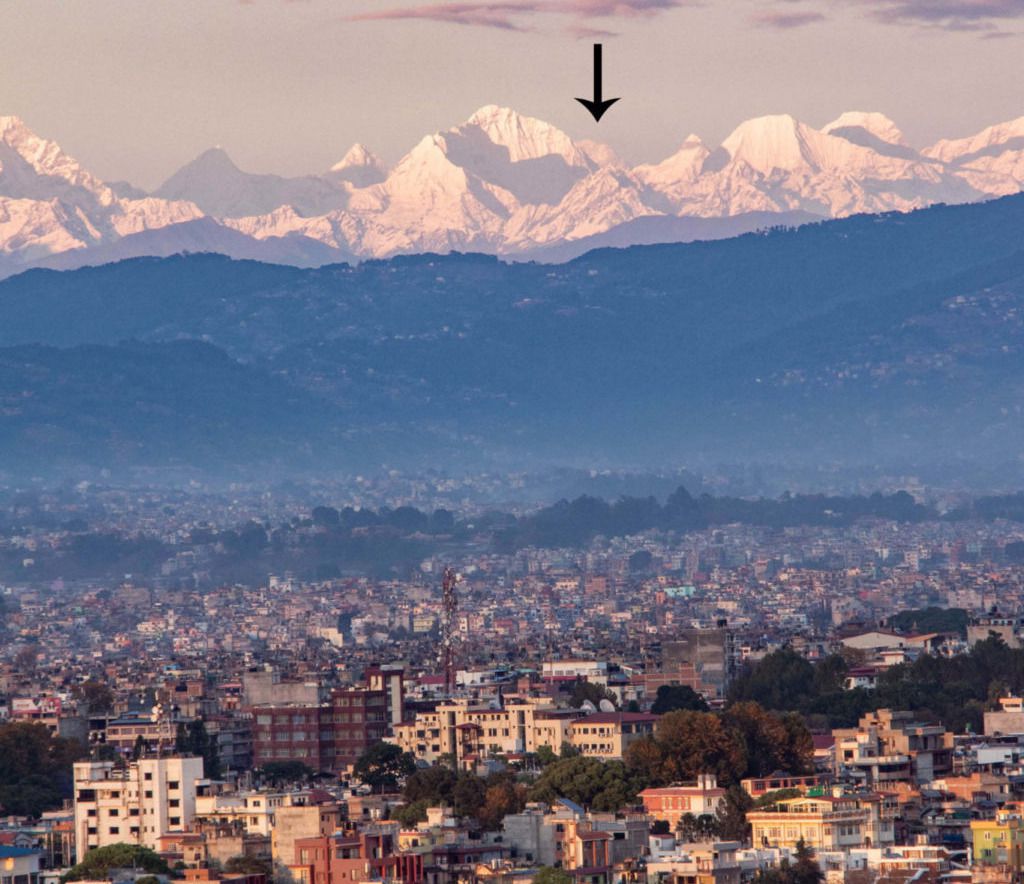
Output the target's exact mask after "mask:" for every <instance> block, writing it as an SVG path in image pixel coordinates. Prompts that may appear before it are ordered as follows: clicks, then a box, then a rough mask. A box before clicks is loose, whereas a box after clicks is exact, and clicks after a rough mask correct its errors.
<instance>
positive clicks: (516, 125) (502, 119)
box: [455, 104, 587, 166]
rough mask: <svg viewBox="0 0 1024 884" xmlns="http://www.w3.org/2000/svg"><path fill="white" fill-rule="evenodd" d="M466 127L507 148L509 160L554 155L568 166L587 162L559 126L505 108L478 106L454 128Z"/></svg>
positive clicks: (581, 152)
mask: <svg viewBox="0 0 1024 884" xmlns="http://www.w3.org/2000/svg"><path fill="white" fill-rule="evenodd" d="M467 128H476V129H479V130H480V131H482V132H483V133H484V134H485V135H486V136H487V138H488V139H489V140H490V141H491V142H492V143H494V144H497V145H499V146H500V147H504V148H505V149H506V150H508V158H509V160H510V161H511V162H513V163H520V162H523V161H524V160H536V159H539V158H541V157H546V156H552V155H555V156H560V157H561V158H562V159H564V160H565V161H566V162H567V163H569V165H572V166H586V165H587V156H586V154H585V153H584V152H583V151H581V150H580V149H579V147H578V146H577V145H576V144H575V143H574V142H573V140H572V139H571V138H570V137H569V136H568V135H566V134H565V133H564V132H563V131H562V130H561V129H559V128H557V127H555V126H552V125H551V124H550V123H545V122H544V121H543V120H537V119H534V118H533V117H524V116H522V115H521V114H519V113H517V112H516V111H514V110H511V109H510V108H507V107H498V106H497V105H493V104H491V105H487V106H486V107H482V108H480V110H478V111H477V112H476V113H475V114H473V116H471V117H470V118H469V119H468V120H467V121H466V122H465V123H464V124H463V125H462V126H459V127H457V128H456V129H455V131H456V132H460V133H461V132H463V131H464V130H465V129H467Z"/></svg>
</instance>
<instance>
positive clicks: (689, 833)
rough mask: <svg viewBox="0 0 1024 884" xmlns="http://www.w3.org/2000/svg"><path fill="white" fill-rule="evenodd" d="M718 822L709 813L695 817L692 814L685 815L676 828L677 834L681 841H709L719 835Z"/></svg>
mask: <svg viewBox="0 0 1024 884" xmlns="http://www.w3.org/2000/svg"><path fill="white" fill-rule="evenodd" d="M717 823H718V821H717V820H716V819H715V817H713V816H711V814H708V813H702V814H701V815H700V816H694V815H693V814H692V813H684V814H683V815H682V816H681V817H680V818H679V824H678V825H677V826H676V834H677V835H678V836H679V839H680V840H681V841H687V842H693V841H708V840H710V839H711V838H714V837H715V836H716V835H717V834H718V824H717Z"/></svg>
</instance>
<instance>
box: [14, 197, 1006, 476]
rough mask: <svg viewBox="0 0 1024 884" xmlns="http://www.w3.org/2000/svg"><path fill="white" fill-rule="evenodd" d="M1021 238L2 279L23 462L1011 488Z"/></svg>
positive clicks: (831, 227) (122, 265)
mask: <svg viewBox="0 0 1024 884" xmlns="http://www.w3.org/2000/svg"><path fill="white" fill-rule="evenodd" d="M1022 226H1024V195H1017V196H1011V197H1004V198H1002V199H999V200H993V201H989V202H985V203H977V204H969V205H963V206H936V207H932V208H928V209H921V210H918V211H915V212H911V213H908V214H901V213H889V214H886V215H860V216H855V217H852V218H847V219H842V220H836V221H828V222H822V223H818V224H811V225H805V226H802V227H798V228H795V229H786V228H777V229H772V230H768V231H765V232H762V233H759V234H748V235H746V236H743V237H738V238H735V239H728V240H718V241H710V242H701V243H691V244H668V245H651V246H634V247H631V248H627V249H603V250H596V251H592V252H590V253H588V254H587V255H585V256H583V257H580V258H577V259H575V260H573V261H570V262H568V263H566V264H560V265H544V264H537V263H506V262H504V261H502V260H501V259H499V258H498V257H495V256H488V255H481V254H465V255H463V254H450V255H429V254H427V255H413V256H400V257H397V258H394V259H390V260H374V261H365V262H362V263H360V264H358V265H349V264H331V265H327V266H324V267H321V268H318V269H302V268H295V267H288V266H283V265H275V264H264V263H259V262H256V261H251V260H246V261H238V260H232V259H229V258H225V257H223V256H217V255H210V254H192V255H179V256H176V257H170V258H163V259H160V258H136V259H133V260H129V261H122V262H119V263H113V264H108V265H105V266H101V267H95V268H82V269H79V270H75V271H69V272H54V271H50V270H33V271H29V272H27V273H23V274H21V275H19V276H16V277H13V278H11V279H8V280H5V281H3V282H2V283H0V451H2V452H3V454H4V458H3V461H4V469H6V470H8V471H11V472H18V471H27V472H28V473H29V474H33V475H34V474H36V473H38V472H39V471H42V472H43V473H51V472H53V471H54V470H56V471H58V472H62V471H64V470H68V471H70V472H74V471H75V470H78V469H106V468H110V469H118V468H132V469H135V468H156V467H158V468H161V469H165V468H179V467H180V468H197V469H204V470H208V471H212V472H215V473H217V474H219V475H239V476H243V475H246V474H252V472H253V471H254V470H255V471H259V472H261V473H262V474H267V475H269V474H275V475H289V474H293V473H296V472H300V473H306V474H308V473H309V472H310V471H318V470H328V471H329V470H334V469H360V470H361V469H371V468H380V467H389V466H398V467H409V468H420V467H423V468H425V467H427V466H429V467H431V468H444V469H449V468H450V469H477V468H485V469H486V468H489V467H493V466H494V465H496V464H500V465H502V468H503V469H510V468H520V467H524V468H525V467H537V466H550V465H566V466H578V465H581V464H593V463H597V464H600V465H608V466H613V467H616V468H630V467H647V466H651V465H664V464H675V465H685V466H693V467H696V468H699V467H701V465H704V466H706V465H708V464H711V463H720V462H722V461H723V460H724V461H728V462H732V463H773V464H786V465H788V466H790V467H792V468H793V469H808V470H814V469H817V468H819V467H820V465H821V464H824V463H831V462H836V461H840V462H844V463H846V464H848V465H850V467H851V468H852V469H859V468H862V467H863V468H872V469H875V468H879V467H880V465H884V466H886V467H892V468H895V469H899V470H901V471H902V470H903V469H904V468H906V469H910V468H914V469H917V468H925V467H927V468H928V469H933V470H941V469H946V470H947V472H948V471H949V470H953V471H958V470H959V471H963V470H974V469H981V470H990V469H996V468H997V467H998V468H1000V469H1001V468H1002V466H1005V467H1006V469H1007V470H1008V472H1007V473H1006V480H1007V481H1010V480H1011V479H1014V477H1016V476H1017V475H1018V473H1019V472H1020V470H1019V463H1020V460H1019V457H1018V454H1019V445H1018V443H1017V441H1016V440H1018V439H1019V438H1021V433H1022V432H1024V425H1022V421H1024V415H1022V412H1021V409H1020V407H1019V402H1020V397H1021V390H1020V378H1021V377H1024V372H1022V364H1021V359H1022V358H1024V357H1022V354H1024V320H1022V319H1021V317H1022V316H1024V249H1022V247H1021V244H1020V240H1019V231H1020V229H1021V228H1022ZM240 428H244V432H242V431H241V430H240ZM638 428H640V429H641V430H642V431H639V432H638ZM240 433H241V435H240ZM242 437H244V438H245V440H246V444H245V445H244V446H239V445H237V444H235V443H234V442H233V441H232V440H234V439H236V438H242Z"/></svg>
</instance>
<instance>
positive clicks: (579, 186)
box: [0, 106, 1024, 275]
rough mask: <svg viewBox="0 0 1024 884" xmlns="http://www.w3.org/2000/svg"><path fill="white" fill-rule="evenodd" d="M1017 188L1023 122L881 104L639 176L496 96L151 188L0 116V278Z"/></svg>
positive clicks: (666, 227)
mask: <svg viewBox="0 0 1024 884" xmlns="http://www.w3.org/2000/svg"><path fill="white" fill-rule="evenodd" d="M1022 182H1024V118H1021V119H1019V120H1016V121H1013V122H1009V123H1004V124H1001V125H998V126H993V127H991V128H988V129H986V130H984V131H983V132H980V133H978V134H977V135H975V136H972V137H970V138H964V139H959V140H944V141H940V142H938V143H937V144H934V145H932V146H930V147H927V148H925V149H923V150H920V151H918V150H915V149H914V148H913V147H911V146H910V145H909V144H908V143H907V141H906V139H905V138H904V136H903V134H902V133H901V132H900V130H899V128H898V127H897V126H896V124H895V123H894V122H893V121H892V120H890V119H888V118H887V117H885V116H884V115H882V114H878V113H859V112H857V113H845V114H843V115H842V116H840V117H839V118H838V119H836V120H834V121H833V122H831V123H829V124H828V125H826V126H824V127H822V128H821V129H816V128H814V127H812V126H810V125H808V124H806V123H803V122H800V121H799V120H796V119H794V118H793V117H791V116H787V115H778V116H767V117H761V118H757V119H753V120H748V121H746V122H744V123H742V124H741V125H740V126H738V127H737V128H736V129H735V131H734V132H733V133H732V134H730V135H729V137H728V138H726V139H725V141H723V142H722V144H720V145H718V146H714V145H707V144H705V143H704V142H703V141H702V140H701V139H700V138H699V137H697V136H696V135H691V136H689V137H688V138H686V139H685V140H684V141H683V143H682V145H681V146H680V148H679V150H678V151H676V152H675V153H674V154H672V155H671V156H669V157H668V158H666V159H664V160H663V161H661V162H660V163H652V164H644V165H640V166H637V167H635V168H630V167H628V166H627V165H626V164H624V163H623V162H622V161H621V160H620V159H619V158H618V157H617V156H616V155H615V153H614V152H613V151H612V150H611V149H610V148H608V147H607V146H605V145H601V144H597V143H593V142H575V141H573V140H572V139H571V138H569V136H568V135H566V134H565V133H564V132H562V131H561V130H559V129H558V128H556V127H554V126H552V125H550V124H548V123H545V122H543V121H540V120H536V119H532V118H529V117H525V116H523V115H521V114H518V113H516V112H515V111H513V110H510V109H508V108H499V107H495V106H488V107H484V108H481V109H480V110H479V111H477V113H475V114H473V116H472V117H470V118H469V119H468V120H467V121H466V122H464V123H462V124H461V125H459V126H456V127H454V128H452V129H449V130H447V131H445V132H440V133H436V134H433V135H429V136H427V137H425V138H424V139H423V140H422V141H420V143H419V144H417V145H416V146H415V147H414V148H413V149H412V150H411V151H410V152H409V153H408V154H407V155H406V156H404V157H403V158H402V159H401V160H400V161H399V162H398V163H397V164H396V165H395V166H394V167H393V168H391V169H388V168H386V167H385V165H384V164H383V163H382V162H381V160H380V159H379V158H377V157H376V156H375V155H374V154H373V153H372V152H371V151H369V150H368V149H367V148H365V147H363V146H362V145H358V144H357V145H355V146H354V147H352V148H351V149H350V150H349V151H348V152H347V153H346V154H345V155H344V157H343V158H342V159H341V160H340V161H339V162H338V163H337V164H335V165H334V166H333V167H332V168H331V169H329V170H327V171H326V172H324V173H323V174H321V175H309V176H304V177H299V178H285V177H281V176H277V175H256V174H250V173H247V172H244V171H242V170H241V169H239V168H238V167H237V166H236V165H235V164H234V163H233V162H232V160H231V159H230V157H228V155H227V154H226V153H225V152H224V151H223V150H221V149H219V148H214V149H211V150H209V151H206V152H205V153H203V154H202V155H200V156H199V157H197V158H196V159H195V160H193V161H192V162H190V163H189V164H187V165H186V166H185V167H183V168H182V169H181V170H179V171H178V172H176V173H175V174H174V175H172V176H171V178H169V179H168V180H167V181H166V182H165V183H164V184H163V185H162V186H161V187H160V188H158V189H157V190H156V191H155V192H154V193H153V194H151V195H146V194H144V193H141V192H140V191H138V190H137V189H135V188H132V187H131V186H130V185H126V184H125V183H123V182H119V183H116V184H107V183H105V182H103V181H101V180H99V179H98V178H96V176H94V175H92V174H91V173H89V172H88V171H87V170H86V169H84V168H82V166H81V165H80V164H79V163H78V162H76V161H75V160H74V159H73V158H72V157H70V156H68V155H67V154H66V153H65V152H64V151H63V150H62V149H61V148H60V146H59V145H57V144H56V143H54V142H52V141H47V140H46V139H44V138H41V137H39V136H37V135H36V134H35V133H33V132H32V131H31V130H30V129H29V128H28V126H27V125H26V124H25V123H23V122H22V121H21V120H19V119H17V118H15V117H0V274H3V275H9V274H10V273H13V272H17V271H19V270H22V269H25V268H26V267H30V266H37V265H43V266H60V267H72V266H80V265H82V264H89V263H98V262H100V261H110V260H116V259H118V258H122V257H128V256H134V255H140V254H154V255H163V254H171V253H173V252H174V250H175V249H176V248H177V247H178V246H179V244H181V243H183V242H187V243H189V244H192V243H194V242H197V241H198V242H199V243H200V245H202V243H203V242H204V240H203V237H204V236H205V237H207V238H208V245H207V248H208V249H209V250H214V251H223V252H224V253H226V254H228V255H231V256H233V257H264V258H266V259H267V260H274V261H282V262H284V263H291V264H295V265H297V266H312V265H315V264H318V263H324V262H325V261H332V260H333V261H338V260H350V259H352V258H370V257H374V258H379V257H389V256H392V255H397V254H405V253H415V252H425V251H431V252H448V251H482V252H487V253H491V254H498V255H507V256H510V257H515V256H524V257H525V256H530V257H538V256H540V257H543V256H544V255H545V254H551V255H556V254H557V255H562V256H565V255H566V254H570V255H571V254H573V251H572V246H573V244H574V243H579V244H583V243H588V242H602V241H606V242H613V243H614V244H616V245H620V246H621V245H629V244H630V243H631V242H633V241H634V240H633V239H631V237H632V231H634V230H636V231H639V230H643V231H644V237H645V238H644V239H642V240H636V241H643V242H650V241H652V240H651V237H652V236H654V237H655V240H654V241H657V237H661V238H663V239H664V240H666V241H671V240H672V239H675V238H678V237H679V236H680V231H681V230H690V229H693V230H703V231H704V233H703V235H704V236H715V235H722V236H728V235H731V234H734V233H736V232H740V231H743V230H747V229H750V227H751V223H752V222H751V221H750V219H755V218H756V219H760V218H761V217H762V216H763V215H764V214H765V213H769V214H770V215H778V218H779V223H780V224H791V223H795V222H796V220H799V221H803V220H807V219H816V218H837V217H844V216H849V215H853V214H859V213H879V212H889V211H899V212H906V211H910V210H912V209H915V208H920V207H924V206H928V205H932V204H935V203H940V202H943V203H967V202H975V201H979V200H984V199H988V198H992V197H997V196H1002V195H1007V194H1012V193H1017V192H1019V191H1020V189H1021V183H1022ZM199 219H205V223H204V225H201V226H198V227H197V226H196V225H195V224H194V222H196V221H197V220H199ZM645 219H646V220H645ZM655 219H663V220H660V221H655ZM673 219H674V221H675V222H678V219H735V223H730V224H717V225H703V226H701V225H699V224H693V225H687V224H682V225H681V224H679V223H674V221H673ZM744 219H746V220H744ZM641 221H645V223H642V224H641V223H639V222H641ZM179 225H190V226H189V227H187V228H186V230H187V231H188V232H187V233H186V232H185V231H181V230H178V229H177V228H178V227H179ZM653 231H659V232H657V233H654V232H653ZM715 231H717V233H716V232H715ZM198 232H202V236H199V235H197V233H198ZM577 253H578V252H577Z"/></svg>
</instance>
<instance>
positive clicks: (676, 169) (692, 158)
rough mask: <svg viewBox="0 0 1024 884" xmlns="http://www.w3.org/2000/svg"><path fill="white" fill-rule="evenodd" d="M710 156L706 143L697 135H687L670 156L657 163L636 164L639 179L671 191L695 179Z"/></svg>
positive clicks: (660, 188)
mask: <svg viewBox="0 0 1024 884" xmlns="http://www.w3.org/2000/svg"><path fill="white" fill-rule="evenodd" d="M709 156H711V151H710V150H709V149H708V147H707V145H705V144H704V142H703V141H702V140H701V139H700V137H699V136H697V135H689V136H687V137H686V139H685V140H684V141H683V143H682V146H681V147H680V148H679V150H677V151H676V152H675V153H674V154H672V156H670V157H668V158H667V159H665V160H662V161H661V162H660V163H657V164H650V165H643V166H638V167H637V169H636V174H637V176H638V177H639V178H640V180H642V181H645V182H646V183H648V184H650V185H651V186H652V187H655V188H657V189H659V190H663V191H672V190H676V189H679V188H681V187H684V186H686V185H688V184H690V183H692V182H693V181H695V180H696V179H697V178H698V176H700V174H701V172H702V171H703V169H704V163H705V161H706V160H707V158H708V157H709Z"/></svg>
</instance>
